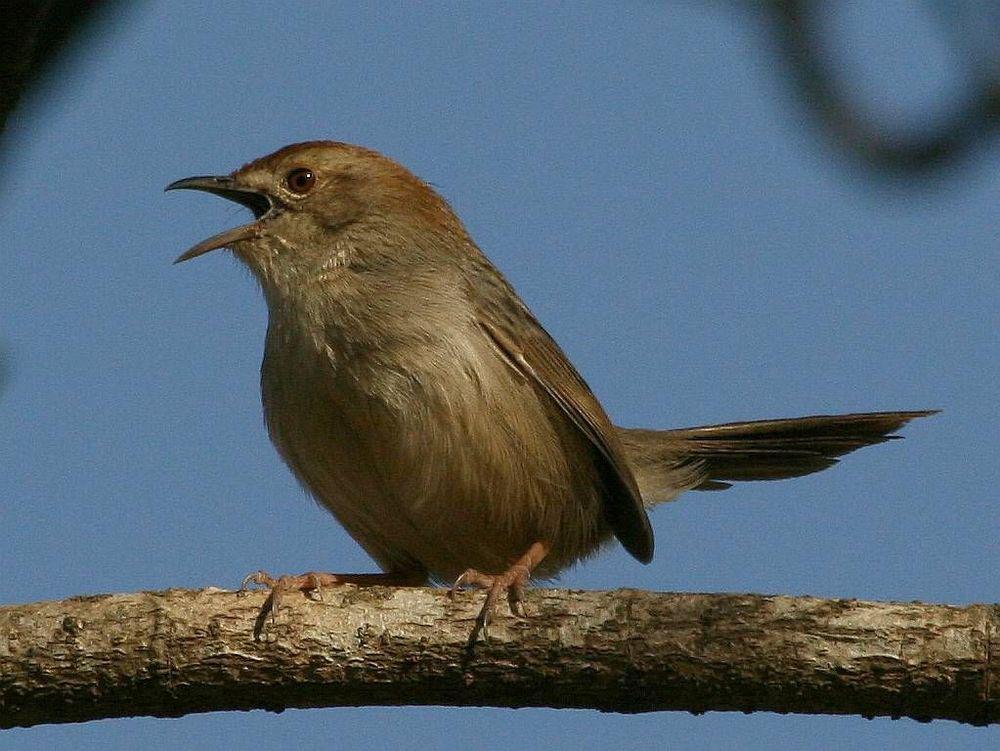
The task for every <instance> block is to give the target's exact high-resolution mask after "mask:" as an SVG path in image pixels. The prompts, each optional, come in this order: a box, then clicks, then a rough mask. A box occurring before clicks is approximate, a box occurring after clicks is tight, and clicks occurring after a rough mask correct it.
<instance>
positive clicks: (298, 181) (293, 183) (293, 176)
mask: <svg viewBox="0 0 1000 751" xmlns="http://www.w3.org/2000/svg"><path fill="white" fill-rule="evenodd" d="M315 184H316V173H315V172H313V171H312V170H311V169H309V168H307V167H298V168H297V169H293V170H292V171H291V172H289V173H288V176H287V177H286V178H285V185H287V186H288V189H289V190H290V191H292V193H298V194H299V195H305V194H306V193H308V192H309V191H310V190H312V189H313V186H314V185H315Z"/></svg>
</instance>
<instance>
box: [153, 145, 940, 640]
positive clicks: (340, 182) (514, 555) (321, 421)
mask: <svg viewBox="0 0 1000 751" xmlns="http://www.w3.org/2000/svg"><path fill="white" fill-rule="evenodd" d="M176 188H191V189H195V190H204V191H208V192H209V193H214V194H216V195H219V196H222V197H223V198H228V199H230V200H232V201H235V202H237V203H239V204H242V205H243V206H245V207H247V208H249V209H250V210H251V211H252V212H253V214H254V221H253V222H251V223H250V224H247V225H244V226H241V227H237V228H235V229H231V230H228V231H226V232H222V233H220V234H218V235H215V236H214V237H211V238H209V239H208V240H205V241H204V242H201V243H199V244H197V245H195V246H194V247H193V248H191V249H190V250H188V251H187V252H186V253H184V254H183V255H182V256H181V257H180V258H178V259H177V260H178V261H185V260H188V259H190V258H194V257H195V256H199V255H201V254H203V253H207V252H208V251H210V250H214V249H216V248H223V247H228V248H231V249H232V250H233V252H235V254H236V255H237V257H239V258H240V259H241V260H242V261H243V262H244V263H245V264H246V265H247V266H248V267H249V268H250V269H251V271H253V273H254V275H255V276H256V277H257V279H258V281H259V282H260V285H261V288H262V289H263V291H264V297H265V298H266V300H267V305H268V310H269V314H270V315H269V322H268V328H267V338H266V341H265V345H264V361H263V365H262V366H261V392H262V401H263V406H264V415H265V419H266V422H267V427H268V431H269V432H270V435H271V439H272V441H273V442H274V444H275V446H276V447H277V449H278V451H279V452H280V454H281V456H282V457H283V458H284V460H285V462H286V463H287V464H288V466H289V467H291V469H292V471H293V472H294V473H295V475H296V476H297V477H298V479H299V480H300V481H301V482H302V484H303V485H304V486H305V487H306V488H307V489H308V490H309V491H310V492H311V493H312V495H313V496H315V497H316V499H317V500H318V501H319V502H320V503H321V504H322V505H323V506H325V507H326V508H328V509H329V510H330V511H331V512H332V513H333V514H334V516H336V517H337V519H338V520H339V521H340V523H341V524H343V525H344V527H345V528H346V529H347V531H348V532H349V533H350V534H351V536H352V537H354V539H355V540H357V541H358V542H359V543H360V544H361V546H362V547H363V548H364V549H365V550H366V551H367V552H368V554H369V555H371V557H372V558H374V559H375V561H376V562H377V563H378V565H379V566H380V567H381V568H382V570H383V571H384V573H382V574H346V575H345V574H320V573H309V574H304V575H301V576H285V577H280V578H273V577H271V576H269V575H267V574H266V573H264V572H257V573H256V574H253V575H251V576H250V577H248V578H247V583H249V582H250V581H254V582H256V583H259V584H264V585H266V586H269V587H271V588H272V594H271V598H270V604H269V608H270V612H271V613H272V615H273V612H274V610H275V609H276V608H277V606H278V602H279V600H280V597H281V594H282V593H283V592H287V591H290V590H294V589H301V590H303V591H310V590H316V589H318V588H319V587H322V586H327V585H333V584H338V583H356V584H377V583H385V584H422V583H425V582H426V581H427V580H428V579H433V580H436V581H453V582H455V583H456V586H458V585H461V584H468V585H473V586H480V587H485V588H487V589H488V590H489V594H488V595H487V599H486V603H485V605H484V606H483V609H482V612H481V614H480V618H479V621H478V623H477V627H476V630H475V633H474V634H473V638H475V634H476V633H478V632H479V631H480V630H481V629H482V628H483V626H484V625H485V623H486V620H487V618H488V617H489V615H490V613H491V612H492V610H493V608H494V607H495V604H496V602H497V600H498V598H499V597H500V596H501V595H502V594H504V593H507V594H508V596H509V597H510V600H511V604H512V607H513V608H514V609H515V610H517V607H518V604H517V603H518V601H519V599H520V595H521V592H522V590H523V587H524V586H525V585H526V584H527V582H528V579H529V577H539V578H548V577H552V576H554V575H556V574H557V573H559V571H561V570H562V569H564V568H566V567H567V566H569V565H570V564H572V563H573V562H575V561H578V560H580V559H581V558H585V557H587V556H589V555H592V554H594V553H595V552H597V551H598V550H599V549H600V548H601V546H602V545H604V544H605V543H607V542H609V541H610V540H611V539H612V537H616V538H617V539H618V540H619V541H620V542H621V543H622V545H624V546H625V548H626V550H628V552H629V553H631V554H632V555H633V556H634V557H635V558H637V559H638V560H640V561H642V562H643V563H647V562H649V561H650V559H651V558H652V557H653V532H652V529H651V527H650V524H649V519H648V517H647V516H646V508H647V507H650V506H652V505H654V504H657V503H661V502H663V501H669V500H671V499H673V498H675V497H676V496H677V495H678V494H680V493H681V492H683V491H685V490H718V489H722V488H727V487H729V483H730V482H731V481H734V480H776V479H781V478H785V477H795V476H798V475H805V474H809V473H811V472H817V471H819V470H821V469H824V468H826V467H829V466H831V465H832V464H834V463H835V462H836V458H835V457H838V456H840V455H841V454H845V453H848V452H850V451H853V450H855V449H857V448H860V447H862V446H868V445H871V444H875V443H881V442H882V441H885V440H888V439H889V438H892V437H893V436H891V435H890V433H892V432H893V431H895V430H897V429H898V428H900V427H901V426H902V425H904V424H905V423H906V422H907V421H909V420H911V419H913V418H915V417H920V416H923V415H928V414H931V412H930V411H919V412H879V413H870V414H849V415H835V416H819V417H803V418H798V419H790V420H765V421H757V422H744V423H731V424H726V425H710V426H706V427H699V428H684V429H680V430H637V429H629V428H619V427H615V426H614V425H613V424H612V423H611V421H610V420H609V419H608V416H607V415H606V414H605V412H604V410H603V409H602V408H601V405H600V404H599V403H598V401H597V399H596V398H595V397H594V394H593V393H592V392H591V390H590V388H588V386H587V384H586V382H585V381H584V380H583V378H582V377H581V376H580V375H579V373H577V371H576V369H575V368H574V367H573V365H572V364H571V363H570V361H569V360H568V359H567V357H566V355H565V354H563V352H562V350H561V349H560V348H559V346H558V345H557V344H556V343H555V341H554V340H553V339H552V337H550V336H549V335H548V333H546V331H545V329H543V328H542V326H541V325H540V324H539V323H538V321H537V320H536V319H535V317H534V316H533V315H532V313H531V311H529V310H528V308H527V306H526V305H525V304H524V303H523V302H522V301H521V299H520V298H519V297H518V296H517V293H516V292H514V290H513V289H512V288H511V286H510V284H508V282H507V281H506V280H505V279H504V277H503V276H502V275H501V274H500V272H499V271H497V269H496V268H494V266H493V265H492V264H491V263H490V262H489V260H487V258H486V257H485V256H484V255H483V253H482V252H481V251H480V250H479V248H478V247H476V244H475V243H474V242H473V240H472V238H471V237H470V236H469V234H468V232H466V230H465V227H463V226H462V223H461V221H459V219H458V217H457V216H455V214H454V212H453V211H452V210H451V208H450V207H449V206H448V204H447V203H446V202H445V200H444V199H443V198H441V196H439V195H438V194H437V193H436V192H435V191H434V190H433V189H432V188H431V187H430V186H428V185H427V184H426V183H424V182H423V181H421V180H420V179H419V178H417V177H415V176H414V175H413V174H412V173H410V172H409V171H408V170H406V169H405V168H404V167H402V166H400V165H399V164H397V163H396V162H394V161H392V160H390V159H388V158H386V157H384V156H382V155H381V154H378V153H376V152H374V151H371V150H369V149H365V148H361V147H358V146H351V145H349V144H345V143H336V142H329V141H315V142H309V143H301V144H296V145H293V146H288V147H286V148H283V149H281V150H280V151H277V152H275V153H274V154H271V155H270V156H266V157H263V158H262V159H258V160H257V161H254V162H251V163H250V164H248V165H246V166H244V167H242V168H240V169H238V170H237V171H235V172H233V173H232V174H231V175H226V176H220V177H189V178H186V179H184V180H178V181H177V182H174V183H172V184H171V185H169V186H168V187H167V190H172V189H176Z"/></svg>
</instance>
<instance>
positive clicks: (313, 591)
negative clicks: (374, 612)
mask: <svg viewBox="0 0 1000 751" xmlns="http://www.w3.org/2000/svg"><path fill="white" fill-rule="evenodd" d="M426 583H427V572H426V571H422V570H420V571H414V570H411V571H389V572H387V573H384V574H330V573H327V572H325V571H309V572H307V573H305V574H299V575H298V576H279V577H273V576H271V575H270V574H269V573H267V572H266V571H254V572H253V573H252V574H247V576H246V577H245V578H244V579H243V583H242V584H241V585H240V589H239V592H240V594H243V593H245V592H246V591H247V590H249V588H250V585H251V584H259V585H261V586H262V587H266V588H267V589H270V590H271V592H270V594H269V595H268V597H267V600H265V601H264V606H263V607H262V608H261V612H260V615H259V616H258V618H257V626H256V627H255V628H254V636H260V632H261V630H262V629H263V624H264V621H265V620H266V618H267V617H268V616H269V615H270V616H271V622H272V623H273V622H274V616H275V614H276V613H277V612H278V607H279V606H280V605H281V601H282V599H283V598H284V595H285V593H286V592H296V591H297V592H303V593H305V595H306V596H307V597H308V596H310V595H312V596H313V597H315V598H316V599H318V600H322V599H323V588H324V587H336V586H339V585H341V584H353V585H355V586H358V587H379V586H382V587H419V586H421V585H423V584H426Z"/></svg>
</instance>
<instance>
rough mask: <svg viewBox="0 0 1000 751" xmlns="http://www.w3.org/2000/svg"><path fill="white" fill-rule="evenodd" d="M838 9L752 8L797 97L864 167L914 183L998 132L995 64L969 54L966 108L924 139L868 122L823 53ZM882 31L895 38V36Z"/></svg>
mask: <svg viewBox="0 0 1000 751" xmlns="http://www.w3.org/2000/svg"><path fill="white" fill-rule="evenodd" d="M834 5H835V3H834V4H831V3H830V2H829V0H769V2H766V3H763V4H760V5H758V4H757V3H753V4H752V7H757V8H761V9H762V10H763V11H764V19H765V20H766V21H767V26H768V27H769V29H768V30H769V31H770V32H771V36H772V38H773V40H774V42H775V44H776V46H777V50H778V53H779V54H780V55H781V56H782V57H783V58H784V63H785V69H786V70H787V72H788V75H789V80H790V81H791V83H792V85H793V87H794V88H795V89H796V91H797V93H798V96H799V99H800V100H801V101H802V103H803V104H804V106H805V108H806V110H807V111H808V112H809V113H810V114H811V115H813V116H814V117H815V118H816V119H817V121H818V122H819V124H820V125H821V127H822V128H823V129H824V130H825V131H826V132H827V133H828V134H829V135H830V136H831V138H832V139H833V141H834V142H835V143H836V144H837V145H838V146H839V147H840V148H841V149H843V150H844V151H846V152H847V153H848V154H853V156H854V157H855V158H857V159H858V160H859V161H860V162H861V163H862V164H864V165H865V166H866V167H869V168H873V169H876V170H882V171H885V172H887V173H892V174H896V175H903V176H905V177H911V178H916V177H919V176H922V175H927V174H930V173H933V172H937V171H939V168H941V167H945V166H948V165H951V164H953V163H956V162H957V161H959V160H960V159H962V158H965V157H967V156H968V155H969V154H970V153H971V152H972V151H973V149H974V148H976V147H980V146H982V145H983V144H984V143H986V142H987V140H988V139H989V138H991V137H994V136H995V135H996V134H997V132H998V129H1000V80H997V78H996V72H997V67H996V64H995V60H994V61H993V62H994V65H993V66H985V65H981V64H978V62H979V61H976V60H973V59H972V58H973V57H976V56H975V55H971V53H970V54H966V55H965V56H966V58H967V63H968V65H967V67H968V70H967V71H966V73H967V75H968V76H969V77H970V79H971V81H972V83H971V85H970V87H969V93H968V94H967V96H966V97H965V101H964V103H962V104H960V105H958V106H956V107H955V108H954V109H953V110H952V111H951V112H950V113H949V114H947V115H945V116H944V117H943V118H941V119H940V120H939V121H938V122H936V123H935V124H934V125H930V124H929V123H928V125H927V126H926V128H925V132H924V133H923V134H921V135H907V134H905V133H903V132H896V131H893V130H891V129H890V128H887V127H884V126H881V125H879V124H877V123H875V122H873V121H872V120H871V119H870V118H868V117H866V116H865V115H864V114H863V113H862V111H861V110H860V108H859V107H858V106H857V105H856V104H855V103H854V101H852V98H851V96H850V95H849V94H848V93H847V92H846V91H845V90H844V89H843V87H842V86H841V85H840V83H839V81H838V77H837V75H836V73H835V70H834V66H833V64H832V63H831V62H830V60H829V59H827V56H826V55H824V49H828V47H829V45H828V39H827V36H828V35H827V34H826V32H825V30H824V27H823V16H824V13H825V12H826V11H828V10H829V9H830V8H831V7H833V6H834ZM950 12H951V11H949V13H950ZM941 20H942V21H943V20H945V19H941ZM952 26H953V27H952V28H949V29H948V30H947V31H948V32H949V38H951V39H954V38H955V37H956V31H957V30H956V29H955V28H954V26H955V24H952ZM885 33H886V37H887V39H891V34H892V32H891V30H889V29H886V32H885ZM990 52H992V53H993V54H995V53H996V50H991V51H990Z"/></svg>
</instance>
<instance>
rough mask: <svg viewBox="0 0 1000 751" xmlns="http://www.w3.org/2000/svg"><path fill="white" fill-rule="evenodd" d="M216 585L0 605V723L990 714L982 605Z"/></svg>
mask: <svg viewBox="0 0 1000 751" xmlns="http://www.w3.org/2000/svg"><path fill="white" fill-rule="evenodd" d="M325 596H326V599H325V601H323V602H316V601H311V600H307V599H306V598H304V597H303V598H301V599H298V598H294V599H293V600H291V601H290V602H289V603H288V604H287V605H286V606H285V607H283V608H282V610H281V613H280V615H279V618H278V622H277V624H274V625H272V626H271V627H270V628H269V629H268V631H266V632H265V640H264V641H254V639H253V637H252V633H253V628H254V621H255V618H256V617H257V615H258V613H259V611H260V608H261V605H262V604H263V601H264V598H265V595H264V593H261V592H255V593H252V594H251V595H249V596H248V597H246V598H238V597H237V596H236V594H234V593H232V592H226V591H222V590H217V589H208V590H201V591H196V590H169V591H166V592H143V593H138V594H122V595H100V596H94V597H76V598H71V599H68V600H63V601H60V602H41V603H34V604H31V605H16V606H8V607H4V608H0V727H12V726H28V725H36V724H39V723H55V722H79V721H85V720H95V719H99V718H106V717H127V716H136V715H153V716H158V717H174V716H179V715H183V714H188V713H193V712H209V711H219V710H233V709H242V710H247V709H269V710H272V711H280V710H282V709H285V708H287V707H331V706H359V705H407V704H408V705H431V704H434V705H452V706H454V705H488V706H496V707H523V706H545V707H577V708H593V709H599V710H602V711H614V712H649V711H657V710H686V711H689V712H695V713H701V712H705V711H709V710H719V711H743V712H752V711H774V712H796V713H819V714H859V715H863V716H866V717H874V716H891V717H912V718H915V719H918V720H930V719H935V718H942V719H951V720H957V721H959V722H964V723H971V724H976V725H985V724H989V723H997V722H1000V698H998V687H1000V662H998V650H997V648H996V634H997V633H998V628H1000V606H995V605H973V606H969V607H964V608H959V607H949V606H944V605H924V604H920V603H907V604H902V603H877V602H860V601H857V600H820V599H815V598H810V597H767V596H761V595H726V594H716V595H707V594H655V593H651V592H640V591H633V590H620V591H615V592H569V591H562V590H534V591H531V592H529V595H528V607H529V612H530V613H531V617H530V618H529V619H528V620H524V619H520V618H515V617H513V616H510V615H501V616H498V617H497V619H496V622H495V623H494V624H492V625H491V634H490V640H489V641H488V642H486V643H482V642H480V643H478V644H476V645H475V646H474V647H473V648H470V647H469V646H468V644H467V640H468V635H469V633H470V630H471V628H472V622H473V619H474V618H475V616H476V614H477V612H478V610H479V605H480V602H481V595H480V594H479V593H463V594H460V595H459V596H458V597H456V598H455V599H454V600H452V599H449V598H448V597H447V595H446V593H444V592H443V591H441V590H433V589H388V588H369V589H356V588H354V587H340V588H337V589H331V590H327V591H326V592H325Z"/></svg>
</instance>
